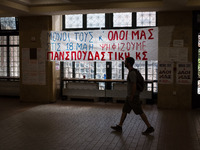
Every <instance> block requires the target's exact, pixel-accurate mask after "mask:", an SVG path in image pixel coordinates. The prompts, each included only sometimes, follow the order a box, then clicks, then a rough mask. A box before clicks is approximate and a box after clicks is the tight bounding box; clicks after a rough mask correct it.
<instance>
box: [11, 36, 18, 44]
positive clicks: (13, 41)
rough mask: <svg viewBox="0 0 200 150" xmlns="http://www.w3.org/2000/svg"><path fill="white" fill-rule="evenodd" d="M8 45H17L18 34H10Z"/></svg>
mask: <svg viewBox="0 0 200 150" xmlns="http://www.w3.org/2000/svg"><path fill="white" fill-rule="evenodd" d="M9 42H10V45H19V36H10V38H9Z"/></svg>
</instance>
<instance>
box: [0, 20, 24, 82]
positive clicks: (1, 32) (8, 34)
mask: <svg viewBox="0 0 200 150" xmlns="http://www.w3.org/2000/svg"><path fill="white" fill-rule="evenodd" d="M15 21H16V29H15V30H1V28H0V36H6V40H7V44H6V45H0V47H6V53H7V56H6V58H7V60H6V61H7V75H6V76H1V78H8V79H9V78H20V58H19V76H17V77H15V76H11V67H10V47H19V44H16V45H15V44H12V45H10V41H9V39H10V37H11V36H19V23H18V18H17V17H15ZM19 57H20V56H19Z"/></svg>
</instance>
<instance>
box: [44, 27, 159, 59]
mask: <svg viewBox="0 0 200 150" xmlns="http://www.w3.org/2000/svg"><path fill="white" fill-rule="evenodd" d="M47 37H48V41H50V42H49V43H48V48H47V60H50V61H69V60H71V61H123V60H125V58H126V57H129V56H131V57H133V58H135V60H143V61H147V60H157V59H158V58H157V57H158V28H157V27H155V28H143V29H127V30H126V29H120V30H87V31H51V32H49V33H48V34H47Z"/></svg>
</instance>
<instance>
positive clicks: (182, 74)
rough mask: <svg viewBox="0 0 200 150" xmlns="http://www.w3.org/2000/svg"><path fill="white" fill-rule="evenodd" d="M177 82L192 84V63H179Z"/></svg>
mask: <svg viewBox="0 0 200 150" xmlns="http://www.w3.org/2000/svg"><path fill="white" fill-rule="evenodd" d="M176 83H177V84H192V63H177V73H176Z"/></svg>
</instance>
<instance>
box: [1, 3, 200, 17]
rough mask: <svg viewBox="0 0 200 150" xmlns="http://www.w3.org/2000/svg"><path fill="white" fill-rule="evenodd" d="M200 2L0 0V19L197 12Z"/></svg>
mask: <svg viewBox="0 0 200 150" xmlns="http://www.w3.org/2000/svg"><path fill="white" fill-rule="evenodd" d="M198 9H200V0H0V16H1V17H7V16H16V17H17V16H27V15H58V14H70V13H73V14H74V13H101V12H103V13H109V12H110V13H111V12H125V11H132V12H134V11H171V10H198Z"/></svg>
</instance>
